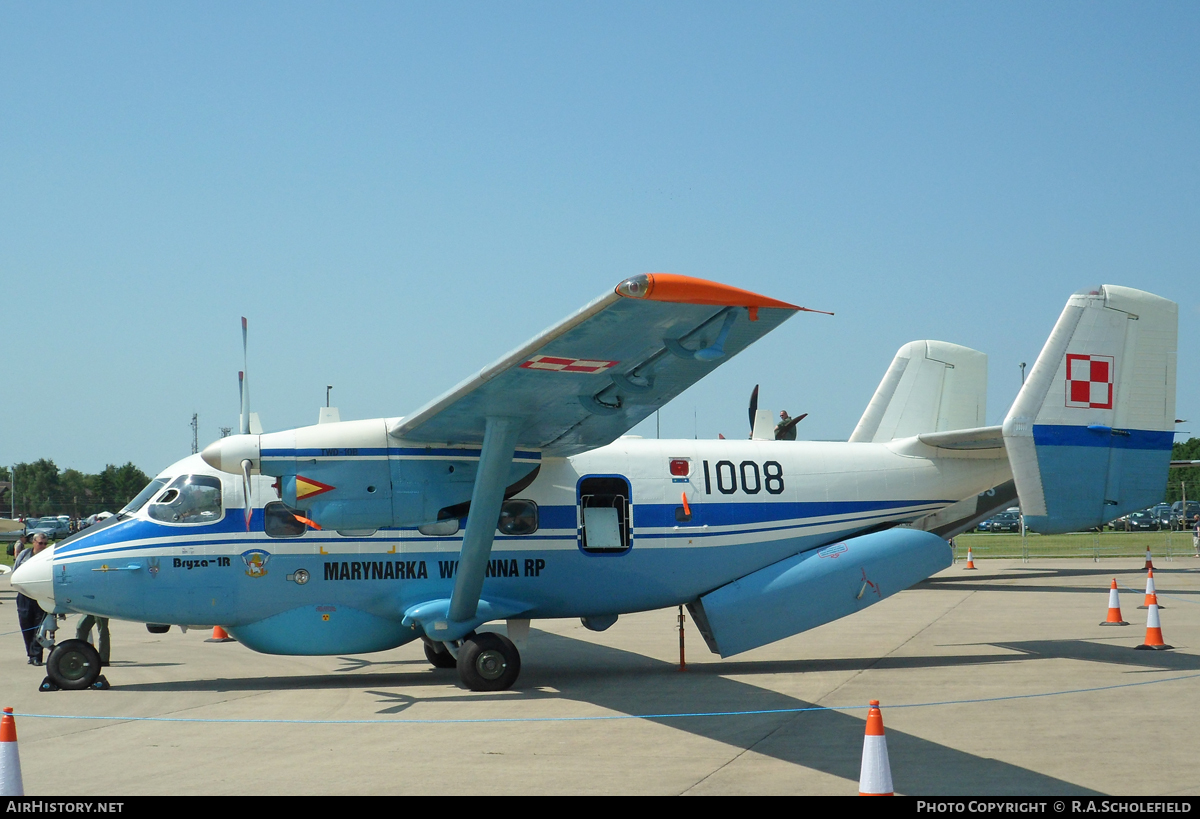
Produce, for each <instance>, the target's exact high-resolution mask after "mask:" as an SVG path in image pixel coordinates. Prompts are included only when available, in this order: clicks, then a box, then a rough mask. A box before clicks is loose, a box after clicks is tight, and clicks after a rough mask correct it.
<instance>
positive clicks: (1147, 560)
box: [1142, 546, 1154, 569]
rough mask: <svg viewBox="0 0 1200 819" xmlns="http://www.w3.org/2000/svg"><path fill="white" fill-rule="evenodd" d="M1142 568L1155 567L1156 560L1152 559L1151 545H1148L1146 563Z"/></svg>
mask: <svg viewBox="0 0 1200 819" xmlns="http://www.w3.org/2000/svg"><path fill="white" fill-rule="evenodd" d="M1142 568H1143V569H1153V568H1154V561H1153V560H1151V559H1150V547H1149V546H1147V547H1146V565H1145V566H1143V567H1142Z"/></svg>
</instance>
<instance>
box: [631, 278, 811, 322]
mask: <svg viewBox="0 0 1200 819" xmlns="http://www.w3.org/2000/svg"><path fill="white" fill-rule="evenodd" d="M616 289H617V294H618V295H620V296H625V297H626V298H630V299H648V300H649V301H669V302H675V303H678V304H715V305H720V306H722V307H749V308H753V309H757V308H759V307H779V308H782V309H784V310H804V311H806V312H809V313H826V314H827V315H830V316H832V315H833V313H828V312H827V311H825V310H813V309H811V308H809V307H800V306H799V305H796V304H788V303H787V302H786V301H779V300H778V299H772V298H768V297H767V296H761V295H759V294H758V293H751V292H750V291H749V290H742V289H740V288H737V287H730V286H729V285H727V284H719V283H717V282H710V281H705V280H704V279H695V278H692V277H691V276H680V275H678V274H676V273H643V274H642V275H640V276H633V277H631V278H628V279H626V280H625V281H623V282H621V283H620V284H618V285H617V288H616Z"/></svg>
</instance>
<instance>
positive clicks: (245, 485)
mask: <svg viewBox="0 0 1200 819" xmlns="http://www.w3.org/2000/svg"><path fill="white" fill-rule="evenodd" d="M251 465H252V464H251V463H250V459H249V458H246V459H245V460H244V461H242V499H243V500H244V501H245V502H246V531H247V532H249V531H250V516H251V515H252V514H254V507H253V506H251V505H250V467H251Z"/></svg>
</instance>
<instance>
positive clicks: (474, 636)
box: [425, 631, 521, 691]
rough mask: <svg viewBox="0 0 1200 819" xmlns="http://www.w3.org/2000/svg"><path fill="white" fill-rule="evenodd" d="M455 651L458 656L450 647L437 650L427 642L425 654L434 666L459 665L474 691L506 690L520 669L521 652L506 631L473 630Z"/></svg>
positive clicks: (462, 677) (455, 666)
mask: <svg viewBox="0 0 1200 819" xmlns="http://www.w3.org/2000/svg"><path fill="white" fill-rule="evenodd" d="M438 648H442V647H441V646H439V647H438ZM456 653H457V654H458V658H457V660H456V659H455V657H454V655H453V654H451V653H450V650H449V649H447V648H442V650H441V651H438V650H437V648H435V647H434V645H433V644H432V643H430V642H428V641H427V642H426V643H425V658H426V659H427V660H429V662H430V664H432V665H433V667H434V668H457V669H458V678H459V679H460V680H461V681H462V684H463V685H464V686H466V687H467V688H469V689H470V690H472V691H504V690H506V689H508V688H511V687H512V684H513V683H515V682H516V681H517V676H518V675H519V674H520V673H521V654H520V652H518V651H517V647H516V646H515V645H513V642H512V640H510V639H508V638H507V637H505V636H504V635H503V634H496V633H495V632H491V631H482V632H478V633H476V632H472V633H471V634H469V635H467V637H466V638H465V639H464V640H463V641H462V643H461V644H460V645H459V646H457V647H456Z"/></svg>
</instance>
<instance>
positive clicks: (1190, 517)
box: [1171, 501, 1200, 531]
mask: <svg viewBox="0 0 1200 819" xmlns="http://www.w3.org/2000/svg"><path fill="white" fill-rule="evenodd" d="M1185 513H1186V514H1185ZM1196 515H1200V501H1188V502H1187V509H1186V510H1185V509H1184V508H1183V501H1175V502H1174V503H1173V504H1171V528H1172V529H1174V530H1175V531H1179V530H1180V529H1191V528H1192V527H1193V526H1195V523H1194V521H1195V519H1196Z"/></svg>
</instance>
